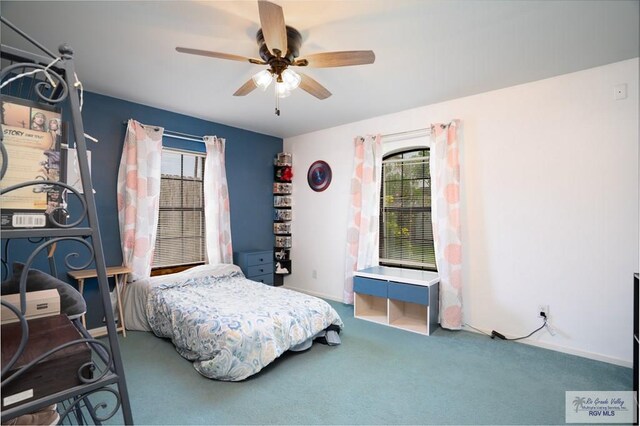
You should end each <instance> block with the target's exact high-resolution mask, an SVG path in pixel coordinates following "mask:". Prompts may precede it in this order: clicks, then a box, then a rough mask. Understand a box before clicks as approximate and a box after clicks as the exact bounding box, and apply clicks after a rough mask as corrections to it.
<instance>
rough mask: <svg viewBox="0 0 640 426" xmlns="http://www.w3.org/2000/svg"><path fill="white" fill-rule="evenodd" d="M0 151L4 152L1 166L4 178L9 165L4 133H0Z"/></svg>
mask: <svg viewBox="0 0 640 426" xmlns="http://www.w3.org/2000/svg"><path fill="white" fill-rule="evenodd" d="M0 153H1V154H2V166H0V179H4V175H5V173H7V167H9V162H8V160H9V154H8V153H7V148H6V147H5V146H4V142H3V141H2V134H0Z"/></svg>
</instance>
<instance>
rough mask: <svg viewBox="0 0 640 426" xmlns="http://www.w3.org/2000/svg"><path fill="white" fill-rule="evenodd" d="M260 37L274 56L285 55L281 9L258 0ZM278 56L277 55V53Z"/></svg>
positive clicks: (285, 30) (285, 41) (285, 32)
mask: <svg viewBox="0 0 640 426" xmlns="http://www.w3.org/2000/svg"><path fill="white" fill-rule="evenodd" d="M258 12H259V13H260V25H261V26H262V35H263V36H264V42H265V44H266V45H267V47H268V48H269V51H270V52H271V53H272V54H273V55H275V56H284V55H286V54H287V28H286V27H285V24H284V13H283V12H282V7H280V6H278V5H277V4H275V3H271V2H269V1H266V0H258ZM276 51H279V52H280V55H278V52H276Z"/></svg>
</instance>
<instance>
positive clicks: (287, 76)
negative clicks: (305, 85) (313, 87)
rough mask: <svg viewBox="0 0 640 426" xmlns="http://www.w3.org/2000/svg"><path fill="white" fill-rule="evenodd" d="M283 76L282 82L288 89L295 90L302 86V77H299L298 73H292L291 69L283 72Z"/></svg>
mask: <svg viewBox="0 0 640 426" xmlns="http://www.w3.org/2000/svg"><path fill="white" fill-rule="evenodd" d="M281 75H282V81H283V82H284V84H285V85H286V86H287V89H289V90H294V89H296V88H297V87H298V86H300V81H302V77H300V75H298V73H296V72H295V71H292V70H290V69H289V68H287V69H286V70H284V71H282V74H281Z"/></svg>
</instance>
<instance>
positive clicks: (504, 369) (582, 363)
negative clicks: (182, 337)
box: [111, 302, 633, 425]
mask: <svg viewBox="0 0 640 426" xmlns="http://www.w3.org/2000/svg"><path fill="white" fill-rule="evenodd" d="M331 304H332V305H333V306H334V307H335V308H336V310H337V311H338V313H339V314H340V315H341V317H342V318H343V320H344V322H345V329H344V331H343V332H342V334H341V338H342V345H340V346H336V347H328V346H324V345H320V344H315V345H313V347H312V348H311V349H309V350H308V351H306V352H302V353H287V354H285V355H284V356H282V357H281V358H280V359H278V360H277V361H276V362H274V363H273V364H271V365H270V366H268V367H267V368H266V369H264V370H263V371H261V372H260V373H259V374H257V375H255V376H253V377H252V378H250V379H248V380H246V381H244V382H235V383H232V382H220V381H215V380H210V379H206V378H204V377H202V376H201V375H200V374H198V373H197V372H196V371H195V370H194V369H193V367H192V366H191V363H190V362H188V361H187V360H185V359H183V358H182V357H180V355H178V353H177V352H176V351H175V349H174V347H173V345H172V344H171V342H170V341H168V340H163V339H159V338H157V337H155V336H154V335H153V334H152V333H144V332H128V333H127V337H126V338H122V337H120V342H121V350H122V356H123V360H124V364H125V370H126V379H127V384H128V389H129V393H130V401H131V406H132V411H133V418H134V421H135V422H136V423H137V424H304V425H307V424H348V425H352V424H492V425H493V424H564V423H565V391H567V390H631V388H632V379H633V377H632V375H633V374H632V370H631V369H629V368H623V367H617V366H614V365H610V364H606V363H602V362H598V361H592V360H588V359H584V358H580V357H576V356H572V355H566V354H562V353H558V352H554V351H549V350H545V349H540V348H535V347H532V346H528V345H524V344H519V343H515V342H507V341H500V340H491V339H489V338H488V337H487V336H484V335H479V334H475V333H469V332H464V331H462V332H450V331H445V330H442V329H440V330H438V331H436V332H435V333H434V334H433V335H432V336H429V337H425V336H421V335H418V334H414V333H410V332H406V331H402V330H397V329H394V328H390V327H385V326H382V325H378V324H374V323H370V322H367V321H362V320H357V319H354V318H353V307H352V306H349V305H343V304H341V303H336V302H331ZM118 417H119V415H118V416H116V418H114V419H112V420H111V422H113V421H114V420H115V421H116V422H117V421H118ZM120 419H121V418H120ZM120 421H121V420H120Z"/></svg>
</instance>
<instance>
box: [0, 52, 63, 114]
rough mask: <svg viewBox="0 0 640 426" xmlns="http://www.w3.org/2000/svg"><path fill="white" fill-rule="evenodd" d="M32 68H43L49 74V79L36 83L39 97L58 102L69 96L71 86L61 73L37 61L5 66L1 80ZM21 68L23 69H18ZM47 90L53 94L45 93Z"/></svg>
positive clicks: (0, 73) (48, 101) (0, 74)
mask: <svg viewBox="0 0 640 426" xmlns="http://www.w3.org/2000/svg"><path fill="white" fill-rule="evenodd" d="M28 68H31V69H32V70H42V72H46V74H47V75H48V76H49V79H51V81H49V79H47V80H44V81H40V82H38V83H36V84H35V93H36V95H38V97H39V98H40V99H41V100H43V101H44V102H47V103H52V104H56V103H59V102H62V101H64V100H65V99H66V98H67V96H69V86H68V85H67V82H66V81H65V79H64V78H62V76H60V74H58V73H57V72H56V71H55V70H54V69H53V68H47V67H46V66H44V65H41V64H36V63H29V62H25V63H16V64H12V65H9V66H7V67H4V68H3V69H2V72H0V81H4V80H5V78H6V77H9V76H13V75H14V74H17V75H19V74H22V73H24V72H25V70H26V69H28ZM19 69H21V70H22V71H18V70H19ZM46 91H50V92H51V96H47V95H46V94H45V92H46Z"/></svg>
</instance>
